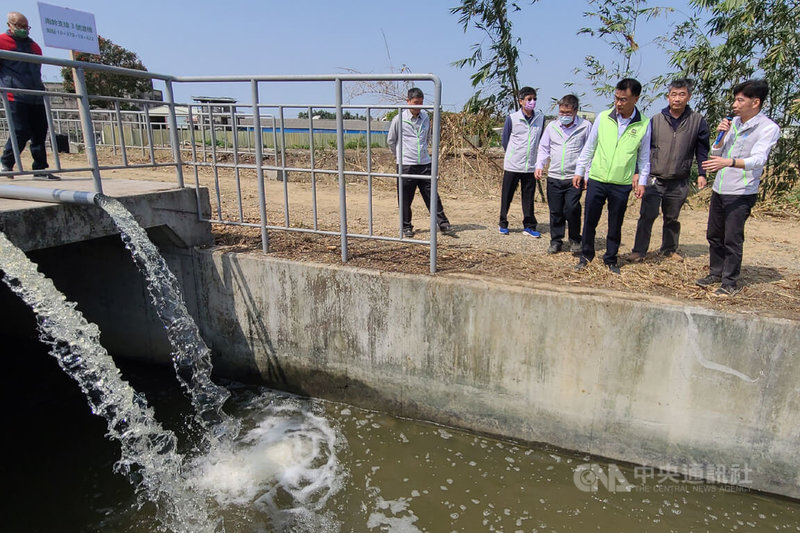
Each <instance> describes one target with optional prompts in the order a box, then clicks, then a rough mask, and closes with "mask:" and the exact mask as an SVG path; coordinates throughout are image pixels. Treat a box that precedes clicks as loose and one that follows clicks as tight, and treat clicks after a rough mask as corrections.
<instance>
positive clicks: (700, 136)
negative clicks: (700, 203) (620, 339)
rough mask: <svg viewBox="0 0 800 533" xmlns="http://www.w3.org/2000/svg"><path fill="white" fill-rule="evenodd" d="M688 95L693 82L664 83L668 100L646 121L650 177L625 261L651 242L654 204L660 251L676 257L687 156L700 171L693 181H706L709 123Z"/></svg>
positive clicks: (686, 183)
mask: <svg viewBox="0 0 800 533" xmlns="http://www.w3.org/2000/svg"><path fill="white" fill-rule="evenodd" d="M691 97H692V81H691V80H688V79H678V80H675V81H673V82H672V83H671V84H670V86H669V91H668V93H667V102H668V103H669V105H668V106H667V107H665V108H664V109H662V110H661V113H659V114H658V115H656V116H654V117H653V119H652V121H651V123H650V124H651V127H652V136H651V138H650V181H649V182H648V184H647V187H645V192H644V195H643V196H642V206H641V208H640V210H639V223H638V224H637V225H636V239H635V240H634V243H633V251H632V252H631V254H630V255H629V256H628V261H629V262H632V263H639V262H641V261H643V260H644V257H645V254H647V248H648V247H649V246H650V234H651V232H652V230H653V222H655V220H656V218H658V212H659V208H660V209H661V212H662V213H663V216H664V228H663V232H662V237H661V251H660V253H661V254H662V255H663V256H665V257H671V258H673V259H681V257H680V256H679V255H678V254H677V252H676V250H677V249H678V238H679V237H680V232H681V223H680V222H679V221H678V215H680V212H681V208H682V207H683V204H684V203H685V202H686V197H687V196H688V195H689V176H690V174H691V169H692V160H694V159H697V168H698V172H699V176H698V177H697V186H698V187H699V188H701V189H702V188H703V187H705V186H706V171H705V170H704V169H703V167H702V164H703V162H704V161H705V160H706V159H708V149H709V131H708V124H707V123H706V120H705V119H704V118H703V116H702V115H700V113H697V112H696V111H693V110H692V109H691V108H690V107H689V105H688V104H689V99H690V98H691Z"/></svg>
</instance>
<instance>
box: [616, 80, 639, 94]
mask: <svg viewBox="0 0 800 533" xmlns="http://www.w3.org/2000/svg"><path fill="white" fill-rule="evenodd" d="M616 89H617V90H618V91H627V90H630V91H631V94H632V95H633V96H639V95H640V94H642V84H641V83H639V81H638V80H635V79H633V78H624V79H621V80H619V83H618V84H617V86H616Z"/></svg>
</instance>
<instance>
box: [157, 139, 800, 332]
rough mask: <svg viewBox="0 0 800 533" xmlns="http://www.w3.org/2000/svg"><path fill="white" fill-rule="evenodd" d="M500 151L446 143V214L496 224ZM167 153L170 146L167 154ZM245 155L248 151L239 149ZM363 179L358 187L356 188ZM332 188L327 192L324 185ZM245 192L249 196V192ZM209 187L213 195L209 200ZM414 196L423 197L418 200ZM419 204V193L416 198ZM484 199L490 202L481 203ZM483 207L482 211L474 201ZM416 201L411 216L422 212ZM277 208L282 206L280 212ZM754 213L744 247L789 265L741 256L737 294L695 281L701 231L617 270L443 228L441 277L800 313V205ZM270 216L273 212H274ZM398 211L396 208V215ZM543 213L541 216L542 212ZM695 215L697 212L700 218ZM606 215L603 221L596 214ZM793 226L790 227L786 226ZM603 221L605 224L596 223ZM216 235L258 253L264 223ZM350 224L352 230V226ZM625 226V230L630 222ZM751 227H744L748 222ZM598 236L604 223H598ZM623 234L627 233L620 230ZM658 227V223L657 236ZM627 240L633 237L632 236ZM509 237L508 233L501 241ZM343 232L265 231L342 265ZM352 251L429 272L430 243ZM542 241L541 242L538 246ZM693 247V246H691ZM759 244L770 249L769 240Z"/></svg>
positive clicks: (290, 248) (324, 221) (334, 222)
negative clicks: (718, 292) (676, 254)
mask: <svg viewBox="0 0 800 533" xmlns="http://www.w3.org/2000/svg"><path fill="white" fill-rule="evenodd" d="M498 155H499V156H500V157H501V156H502V154H501V153H499V154H495V153H493V152H492V151H486V152H484V151H480V150H478V151H475V150H470V149H468V148H464V149H461V148H459V149H458V150H450V151H449V152H448V153H447V154H446V157H444V158H443V159H442V163H441V175H442V180H441V187H440V190H441V192H442V196H443V200H444V203H445V206H446V208H447V209H448V213H449V214H450V217H451V221H452V219H453V206H454V204H456V203H458V209H461V210H464V209H466V207H465V206H467V207H471V208H472V211H471V212H470V213H471V215H470V216H472V217H474V218H480V217H484V218H485V217H486V215H485V214H484V213H485V212H491V214H490V215H488V216H491V217H492V221H491V222H488V221H478V222H483V223H485V224H486V226H480V227H490V228H491V229H494V228H493V226H494V224H495V222H494V216H495V215H494V210H495V209H496V205H497V203H498V202H499V199H498V198H497V192H498V189H499V185H498V183H499V179H500V175H501V172H500V171H498V170H497V169H496V164H497V158H496V157H495V156H498ZM165 157H166V155H165ZM288 157H289V161H288V162H287V163H288V165H290V166H297V167H302V166H305V165H308V163H309V155H308V151H307V150H296V151H290V153H289V155H288ZM240 159H244V158H240ZM315 163H316V165H317V167H318V168H330V169H334V168H336V163H337V160H336V154H335V152H332V151H318V153H317V154H315ZM366 163H367V162H366V160H365V154H364V153H363V152H362V153H357V152H356V151H348V153H347V154H346V166H347V168H348V169H357V170H365V169H366V166H367V164H366ZM372 169H373V170H375V171H379V172H393V171H394V164H393V160H392V158H391V154H389V153H388V150H380V149H375V150H373V161H372ZM185 175H186V178H187V180H186V181H187V183H191V182H192V181H193V179H194V175H193V171H192V170H187V171H186V172H185ZM150 176H151V177H146V178H144V179H159V180H161V181H168V180H169V179H170V176H171V172H170V170H169V169H161V170H159V171H155V172H153V173H151V175H150ZM219 176H220V182H221V183H222V187H223V190H222V203H223V210H224V211H226V212H228V213H233V212H234V211H235V210H237V209H238V208H237V207H236V205H235V202H236V195H235V194H233V193H232V190H233V180H232V179H231V178H232V171H228V170H224V169H221V170H220V174H219ZM290 180H291V182H292V183H307V182H309V181H310V176H309V175H308V174H305V173H293V174H292V175H291V176H290ZM364 181H365V179H362V178H350V179H348V183H363V182H364ZM200 183H201V185H203V186H208V187H213V183H214V182H213V174H212V173H211V171H210V170H209V169H201V171H200ZM317 185H318V187H319V188H320V190H323V189H325V188H327V189H329V190H330V191H335V190H336V187H337V185H336V177H335V176H330V175H327V176H326V175H318V176H317ZM242 187H243V192H244V193H246V194H245V197H249V198H255V193H254V191H255V180H252V179H247V178H243V179H242ZM362 188H363V187H362ZM330 191H329V192H330ZM374 191H375V195H376V198H377V197H382V198H383V201H384V205H385V206H388V207H389V208H390V210H391V211H392V212H394V213H396V205H397V204H396V198H395V196H394V194H395V193H394V191H395V185H394V181H393V180H390V179H384V180H381V179H376V180H374ZM248 195H249V196H248ZM708 195H709V192H708V191H701V192H700V193H699V194H697V195H695V196H694V197H693V198H692V201H691V202H690V205H689V206H687V210H686V211H684V213H685V214H684V215H682V219H683V218H684V217H687V218H688V217H689V216H690V215H691V216H693V217H694V220H695V222H693V223H692V224H694V225H697V226H699V225H700V224H703V223H704V217H705V211H706V205H707V197H708ZM213 196H214V195H213V194H212V203H213V202H214V200H213ZM330 198H335V194H334V195H333V196H330V197H329V200H328V202H329V204H330V205H328V207H329V208H330V210H329V211H328V212H327V214H324V215H320V226H321V227H326V228H329V229H336V228H338V215H336V209H335V204H336V201H335V200H331V199H330ZM418 202H419V200H418ZM417 205H421V202H419V204H417ZM536 205H537V207H536V212H537V214H538V215H539V217H540V222H546V208H545V207H544V206H543V205H542V204H541V203H537V204H536ZM487 206H488V207H487ZM480 208H483V209H484V211H480V210H479V209H480ZM419 209H420V208H419V207H417V211H415V213H416V217H419V216H421V213H422V212H424V209H423V211H422V212H421V211H419ZM244 211H245V213H244V214H245V220H247V221H249V222H257V221H258V212H257V205H256V203H255V202H254V201H250V202H249V203H248V204H247V205H246V206H245V210H244ZM309 213H310V211H309V210H305V211H304V210H303V208H302V206H301V207H300V208H294V211H293V218H292V225H293V226H301V225H303V223H304V220H305V221H306V226H307V225H308V224H307V221H308V220H309V217H310V215H309ZM278 214H280V213H278ZM637 214H638V213H637V210H635V209H634V207H630V208H629V211H628V215H627V216H626V226H625V227H627V228H630V227H631V225H635V220H636V218H637ZM753 215H754V219H762V220H766V222H767V223H765V224H762V226H761V229H760V230H759V235H757V236H754V235H750V234H748V236H747V241H746V243H745V246H746V248H748V247H749V248H748V249H750V250H752V249H753V247H755V246H759V245H760V243H764V246H766V245H767V244H769V243H774V242H778V243H781V244H780V245H781V246H782V247H784V248H785V249H787V250H790V251H791V252H790V254H791V255H789V257H792V258H794V259H792V260H791V261H790V263H789V264H788V265H787V264H786V261H785V260H784V262H783V263H781V262H780V261H774V260H773V261H772V262H770V258H769V256H768V255H767V253H765V254H764V255H763V258H760V259H763V260H760V261H758V262H756V263H757V264H751V263H752V262H751V263H748V262H747V261H745V263H744V264H743V268H742V280H743V281H744V289H743V291H742V292H741V293H739V294H738V295H736V296H735V297H734V298H725V299H720V298H715V297H713V296H711V291H709V290H706V289H703V288H700V287H698V286H696V285H695V284H694V280H695V279H697V278H700V277H703V276H705V275H706V274H707V265H708V255H707V251H706V250H707V248H705V246H706V244H705V241H704V239H701V240H697V243H698V244H694V245H693V246H694V248H693V253H690V254H688V256H687V257H685V259H683V260H681V261H674V260H669V259H665V258H662V257H660V256H658V255H655V254H651V255H648V258H647V259H646V261H645V262H643V263H639V264H628V265H626V264H624V263H623V265H622V266H623V268H622V275H620V276H617V275H614V274H611V273H610V272H609V271H608V270H607V269H606V268H604V267H603V265H602V261H599V260H598V261H594V262H593V263H591V264H590V266H589V268H588V269H586V270H585V271H582V272H575V271H574V270H573V268H572V267H573V266H574V264H575V263H576V259H575V258H574V257H572V256H571V255H570V254H566V253H560V254H556V255H546V254H544V252H543V250H544V248H546V244H547V243H546V239H541V240H538V241H537V242H536V243H531V241H530V240H529V239H527V238H525V239H523V238H522V237H519V238H518V239H517V242H519V243H520V245H519V246H518V247H517V248H515V247H513V246H511V247H508V246H506V247H505V248H503V247H502V246H500V245H499V244H498V243H497V236H496V234H495V232H494V231H490V230H488V229H486V230H482V229H472V230H471V231H461V232H460V233H461V236H463V238H450V237H440V238H439V248H438V254H439V255H438V262H437V269H438V274H437V275H445V276H478V277H484V278H489V279H493V280H496V281H500V282H504V283H521V284H529V285H534V286H537V287H542V288H552V289H554V290H560V288H564V287H574V288H580V289H581V290H584V291H585V290H589V291H592V290H612V291H619V293H620V297H628V298H634V299H639V300H642V299H649V300H653V299H655V300H658V301H663V302H671V303H673V304H677V305H692V306H701V307H709V308H714V309H719V310H725V311H735V312H743V313H758V314H759V315H769V316H778V317H787V318H794V319H800V275H799V274H798V273H800V266H798V264H797V262H798V260H800V244H798V242H797V241H796V240H795V239H793V237H791V236H790V235H797V231H798V230H797V228H798V221H799V220H800V214H798V212H797V208H796V206H790V205H785V204H784V205H781V204H777V203H774V202H761V203H759V204H757V208H756V209H755V210H754V213H753ZM275 216H276V215H275V214H273V218H274V217H275ZM394 217H396V215H394ZM394 217H391V216H390V217H388V218H390V219H391V220H379V219H376V225H377V224H382V226H380V227H378V226H376V233H379V234H380V233H381V232H383V234H389V235H391V234H393V233H392V232H394V231H396V224H397V220H396V218H394ZM542 219H544V220H542ZM698 220H699V221H698ZM601 224H602V223H601ZM685 224H686V227H688V225H689V224H690V223H689V222H685ZM791 228H793V229H792V231H794V233H787V229H791ZM599 229H602V228H599ZM213 231H214V235H215V238H216V242H217V244H218V246H219V248H220V249H221V250H222V251H226V252H260V250H261V238H260V231H259V230H258V229H256V228H245V227H236V226H222V225H215V226H214V227H213ZM351 231H352V229H351ZM628 231H630V229H628ZM748 231H750V230H748ZM598 235H599V236H601V235H602V231H599V232H598ZM419 236H420V238H423V239H424V238H427V236H426V232H425V231H424V230H423V231H420V235H419ZM623 238H625V237H623ZM657 238H658V236H657V234H656V233H655V232H654V241H655V240H657ZM628 240H630V236H629V237H628ZM506 242H510V241H506ZM339 244H340V240H339V237H338V236H321V235H314V234H307V233H292V232H283V231H270V233H269V247H270V255H272V256H274V257H281V258H286V259H291V260H295V261H310V262H317V263H326V264H341V252H340V249H339ZM348 246H349V254H350V258H349V261H348V263H347V264H348V265H350V266H354V267H363V268H371V269H377V270H383V271H390V272H402V273H410V274H427V273H428V272H429V255H428V254H429V252H428V248H427V247H426V246H421V245H411V244H407V243H400V242H386V241H366V240H362V239H350V240H349V241H348ZM536 246H538V248H536ZM690 246H692V245H690ZM604 247H605V242H604V240H602V239H598V241H597V246H596V248H597V250H598V252H599V254H602V252H603V249H604ZM765 249H768V247H767V248H765Z"/></svg>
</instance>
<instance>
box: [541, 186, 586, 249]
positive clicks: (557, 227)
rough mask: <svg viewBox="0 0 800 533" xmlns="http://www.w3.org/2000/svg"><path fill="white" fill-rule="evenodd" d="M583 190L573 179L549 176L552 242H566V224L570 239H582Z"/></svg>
mask: <svg viewBox="0 0 800 533" xmlns="http://www.w3.org/2000/svg"><path fill="white" fill-rule="evenodd" d="M581 192H582V191H581V190H580V189H577V188H575V187H573V186H572V180H571V179H570V180H559V179H555V178H547V205H548V207H549V208H550V243H551V244H562V243H563V242H564V229H565V228H564V226H567V227H568V228H569V240H570V241H572V242H578V241H580V240H581Z"/></svg>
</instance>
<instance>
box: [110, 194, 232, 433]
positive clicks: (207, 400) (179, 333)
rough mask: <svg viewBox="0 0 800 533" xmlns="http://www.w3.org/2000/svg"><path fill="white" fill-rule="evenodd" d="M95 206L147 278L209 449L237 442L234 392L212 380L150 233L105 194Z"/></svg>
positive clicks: (207, 358)
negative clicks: (230, 409) (230, 406)
mask: <svg viewBox="0 0 800 533" xmlns="http://www.w3.org/2000/svg"><path fill="white" fill-rule="evenodd" d="M96 203H97V205H98V206H99V207H100V208H102V209H103V210H104V211H105V212H106V213H108V215H109V216H110V217H111V218H112V219H113V221H114V224H116V226H117V228H118V229H119V231H120V236H121V237H122V241H123V242H124V243H125V247H126V248H127V249H128V250H129V251H130V253H131V256H132V257H133V261H134V263H136V266H137V267H138V268H139V270H140V271H141V272H142V275H143V276H144V278H145V281H146V285H147V292H148V293H149V294H150V298H151V300H152V302H153V305H154V307H155V310H156V313H157V314H158V317H159V318H160V319H161V322H162V323H163V324H164V327H165V328H166V332H167V337H168V339H169V342H170V344H171V345H172V349H173V352H172V363H173V365H174V367H175V372H176V374H177V376H178V381H180V383H181V385H182V386H183V387H184V389H185V390H186V391H187V393H188V394H189V396H190V399H191V402H192V406H193V407H194V409H195V419H196V420H197V422H198V423H199V424H200V425H201V427H202V428H203V429H204V430H205V431H204V433H203V438H204V440H205V441H206V444H207V447H213V446H214V445H215V444H216V442H217V441H220V440H223V441H224V440H228V441H230V440H233V439H235V438H236V436H237V434H238V432H239V424H238V422H237V421H236V420H235V419H233V418H231V417H230V416H228V415H227V414H225V412H224V411H223V410H222V406H223V404H224V403H225V401H226V400H227V399H228V397H229V396H230V394H229V393H228V391H227V390H225V388H223V387H220V386H218V385H217V384H215V383H214V382H213V381H212V380H211V371H212V363H211V351H210V350H209V349H208V346H207V345H206V343H205V342H204V341H203V339H202V337H201V336H200V331H199V330H198V328H197V324H196V323H195V321H194V320H193V319H192V317H191V315H190V314H189V311H188V310H187V309H186V304H185V303H184V300H183V294H182V292H181V290H180V287H179V285H178V280H177V279H176V278H175V275H174V274H173V273H172V271H171V270H170V269H169V267H168V266H167V263H166V261H165V260H164V258H163V257H162V256H161V254H160V253H159V251H158V249H157V248H156V246H155V245H154V244H153V242H152V241H151V240H150V239H149V237H148V236H147V232H146V231H145V230H144V228H142V227H141V226H140V225H139V224H138V223H137V222H136V219H134V217H133V215H132V214H131V213H130V211H128V210H127V209H126V208H125V206H123V205H122V204H121V203H120V202H119V201H117V200H115V199H113V198H109V197H108V196H104V195H102V194H99V195H97V199H96Z"/></svg>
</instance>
